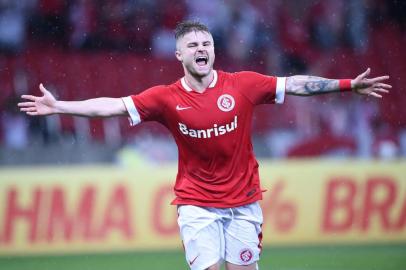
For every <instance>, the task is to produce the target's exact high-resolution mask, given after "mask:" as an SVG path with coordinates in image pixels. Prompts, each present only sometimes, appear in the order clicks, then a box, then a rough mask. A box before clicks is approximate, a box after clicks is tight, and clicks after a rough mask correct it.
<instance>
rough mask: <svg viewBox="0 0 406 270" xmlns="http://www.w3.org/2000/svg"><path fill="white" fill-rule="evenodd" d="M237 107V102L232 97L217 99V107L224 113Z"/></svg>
mask: <svg viewBox="0 0 406 270" xmlns="http://www.w3.org/2000/svg"><path fill="white" fill-rule="evenodd" d="M234 106H235V100H234V98H233V97H232V96H231V95H228V94H224V95H221V96H220V97H219V98H218V99H217V107H219V109H220V110H222V111H223V112H229V111H231V110H232V109H233V108H234Z"/></svg>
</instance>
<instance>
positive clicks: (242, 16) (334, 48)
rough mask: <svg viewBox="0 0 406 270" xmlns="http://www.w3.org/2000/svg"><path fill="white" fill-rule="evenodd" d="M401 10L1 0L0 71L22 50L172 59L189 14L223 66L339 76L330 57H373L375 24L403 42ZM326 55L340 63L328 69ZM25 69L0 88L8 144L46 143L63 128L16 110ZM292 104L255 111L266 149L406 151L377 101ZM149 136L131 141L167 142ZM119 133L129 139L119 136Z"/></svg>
mask: <svg viewBox="0 0 406 270" xmlns="http://www.w3.org/2000/svg"><path fill="white" fill-rule="evenodd" d="M404 14H406V4H405V2H403V1H383V0H323V1H322V0H320V1H316V0H301V1H299V0H285V1H283V0H208V1H197V0H72V1H65V0H21V1H14V0H0V72H4V71H7V69H8V67H7V61H6V60H5V59H10V58H13V59H17V60H16V62H21V66H24V59H21V60H20V58H19V57H20V56H21V55H27V54H29V53H30V51H31V50H32V51H34V50H38V49H39V50H55V49H56V50H59V51H62V52H65V53H67V54H72V53H80V54H82V53H99V54H108V53H110V52H112V51H114V52H115V53H122V54H131V55H139V56H140V57H144V58H145V57H147V58H152V59H163V60H174V49H175V41H174V36H173V29H174V27H175V26H176V24H177V23H178V22H179V21H182V20H185V19H193V20H199V21H201V22H203V23H205V24H206V25H208V27H209V28H210V30H211V31H212V34H213V36H214V39H215V46H216V58H217V59H218V62H219V63H220V65H221V68H223V69H226V70H230V71H236V70H239V69H253V70H257V71H260V72H266V73H268V74H272V75H285V76H286V75H290V74H304V73H306V74H313V75H320V76H330V77H337V76H339V75H343V74H346V75H347V74H348V73H346V68H345V67H341V68H337V67H335V66H337V65H340V64H341V62H340V59H332V58H333V55H334V53H336V52H339V54H341V52H343V51H345V52H346V53H348V55H350V56H351V57H355V58H356V57H360V58H362V59H368V58H369V54H368V53H370V52H371V46H372V45H371V44H375V45H376V44H377V42H376V40H379V39H377V38H376V34H375V32H374V29H379V28H381V27H386V26H389V27H394V28H396V31H397V32H396V33H397V34H398V35H399V39H403V40H405V38H404V36H405V30H406V29H405V27H406V16H405V15H404ZM374 34H375V36H374ZM391 42H392V41H391ZM393 42H396V41H393ZM351 57H348V58H351ZM399 57H401V56H400V55H399ZM343 58H344V60H345V57H343ZM344 60H343V61H344ZM332 61H333V62H335V63H332ZM326 62H328V65H329V67H331V66H334V68H332V69H331V68H330V69H329V70H327V69H326V65H327V64H326ZM173 64H174V65H179V64H177V63H176V62H174V63H173ZM359 66H361V67H363V66H364V65H362V63H361V64H360V65H359ZM383 66H384V67H385V65H383ZM365 68H366V66H365ZM371 68H372V69H373V68H374V67H373V66H372V67H371ZM335 70H339V71H340V72H341V73H338V74H337V73H334V71H335ZM348 70H351V72H352V73H351V74H352V75H353V76H356V75H357V73H355V74H354V73H353V71H356V72H362V71H363V70H359V69H356V68H355V67H354V66H349V67H348ZM380 71H385V70H384V69H381V70H380ZM26 76H27V75H26V74H25V71H24V69H23V68H22V69H21V70H20V69H18V71H17V72H14V73H13V79H12V81H13V84H12V86H11V87H10V89H5V90H4V92H3V89H2V90H1V91H2V92H3V93H5V95H3V94H2V95H3V97H2V99H1V100H2V101H4V102H3V104H2V112H1V119H2V128H1V130H2V136H1V138H2V142H3V145H4V147H10V148H15V149H23V148H25V147H27V145H28V144H29V143H28V141H29V140H30V138H32V136H31V135H32V134H33V133H42V137H43V138H46V139H44V142H45V143H52V140H49V139H47V138H49V137H52V136H50V134H51V135H52V134H54V133H58V128H55V126H58V125H57V124H55V123H54V122H55V121H54V120H47V121H45V120H42V119H30V120H28V119H27V118H26V117H25V116H24V115H22V114H21V113H19V112H18V111H17V110H16V107H15V103H16V100H17V99H18V96H19V95H20V94H22V93H28V92H30V89H28V88H30V87H31V86H30V84H29V82H27V81H28V79H27V78H26ZM347 76H348V75H347ZM66 80H69V78H66ZM0 83H1V82H0ZM168 83H169V82H168ZM153 84H154V82H151V85H153ZM2 88H3V87H2ZM90 96H92V95H90ZM93 96H94V95H93ZM287 105H288V106H285V108H284V109H281V110H279V111H278V110H277V109H273V108H272V109H267V112H265V110H262V108H261V109H260V113H258V114H257V117H256V124H254V129H255V130H257V131H258V132H257V135H256V136H255V138H254V139H255V141H256V142H258V143H259V145H261V147H259V150H258V152H259V155H260V156H271V157H290V156H293V157H295V156H318V155H332V156H357V157H366V158H369V157H385V158H396V157H399V156H405V155H406V126H405V123H403V122H401V121H400V122H399V121H398V120H396V118H395V120H394V121H392V123H390V124H388V123H386V122H385V120H386V119H387V118H388V117H389V118H391V117H392V116H388V117H386V118H385V117H382V116H381V114H382V106H381V105H379V104H378V103H377V102H376V101H371V100H368V101H365V100H364V99H360V98H358V97H348V96H346V97H344V98H342V97H341V96H334V97H332V96H329V97H327V98H326V97H321V98H315V99H313V100H310V99H301V98H291V99H289V100H288V104H287ZM275 113H276V114H279V115H280V117H279V116H278V117H277V118H280V119H282V120H283V121H285V123H279V122H278V119H276V121H274V120H275V119H272V120H269V121H274V122H275V123H273V124H269V125H268V124H261V123H263V122H264V121H266V120H267V117H268V116H270V115H275ZM391 119H392V118H391ZM402 119H404V118H402ZM396 121H397V122H396ZM402 121H403V120H402ZM44 122H47V123H46V124H44ZM396 123H399V124H398V126H396ZM44 126H45V128H44ZM109 126H112V127H115V126H116V125H114V124H111V123H110V125H109ZM50 127H51V128H50ZM55 130H56V131H55ZM76 132H79V131H76ZM105 133H106V132H105ZM107 133H108V132H107ZM113 133H114V132H113ZM30 136H31V137H30ZM134 136H136V135H134ZM149 136H151V134H150V133H148V135H146V133H145V132H142V135H140V136H139V137H140V138H144V140H142V139H139V140H136V141H137V142H138V143H136V144H135V145H136V146H135V147H139V148H140V149H144V148H145V145H142V141H144V142H145V143H149V144H150V145H148V146H147V148H153V147H154V145H162V143H159V144H156V142H155V143H154V142H151V140H148V139H145V137H149ZM113 137H114V136H113ZM114 140H119V141H120V143H123V141H125V142H131V139H128V138H124V139H123V138H121V136H118V137H117V138H115V139H114ZM167 140H168V139H164V140H163V141H167ZM171 143H172V142H171ZM140 144H141V146H140ZM160 148H163V147H162V146H161V147H160ZM264 149H265V150H264ZM151 152H154V151H151ZM170 158H173V157H172V155H171V156H170ZM175 158H176V157H175ZM162 159H165V158H164V157H163V158H162Z"/></svg>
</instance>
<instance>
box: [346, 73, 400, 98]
mask: <svg viewBox="0 0 406 270" xmlns="http://www.w3.org/2000/svg"><path fill="white" fill-rule="evenodd" d="M370 72H371V69H370V68H368V69H367V70H366V71H365V72H364V73H362V74H360V75H358V76H357V77H356V78H355V79H354V80H352V81H351V87H352V90H353V91H354V92H355V93H357V94H360V95H367V96H373V97H377V98H382V95H381V94H382V93H389V90H388V89H391V88H392V86H391V85H389V84H386V83H382V81H384V80H387V79H389V76H388V75H385V76H380V77H375V78H367V77H368V75H369V73H370Z"/></svg>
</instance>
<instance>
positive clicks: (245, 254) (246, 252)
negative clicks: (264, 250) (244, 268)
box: [240, 248, 254, 263]
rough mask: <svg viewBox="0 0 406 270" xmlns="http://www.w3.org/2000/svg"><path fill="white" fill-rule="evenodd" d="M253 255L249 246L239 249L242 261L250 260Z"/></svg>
mask: <svg viewBox="0 0 406 270" xmlns="http://www.w3.org/2000/svg"><path fill="white" fill-rule="evenodd" d="M253 256H254V255H253V253H252V250H251V249H249V248H244V249H243V250H241V251H240V259H241V261H242V262H244V263H247V262H250V261H251V260H252V258H253Z"/></svg>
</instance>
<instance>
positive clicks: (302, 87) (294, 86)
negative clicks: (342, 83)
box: [286, 75, 340, 96]
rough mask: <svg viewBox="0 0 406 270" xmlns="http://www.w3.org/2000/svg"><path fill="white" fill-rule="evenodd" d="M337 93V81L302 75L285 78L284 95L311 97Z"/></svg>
mask: <svg viewBox="0 0 406 270" xmlns="http://www.w3.org/2000/svg"><path fill="white" fill-rule="evenodd" d="M338 91H340V89H339V81H338V80H332V79H326V78H322V77H316V76H303V75H296V76H291V77H288V78H286V93H287V94H290V95H297V96H312V95H320V94H326V93H331V92H338Z"/></svg>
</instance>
